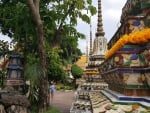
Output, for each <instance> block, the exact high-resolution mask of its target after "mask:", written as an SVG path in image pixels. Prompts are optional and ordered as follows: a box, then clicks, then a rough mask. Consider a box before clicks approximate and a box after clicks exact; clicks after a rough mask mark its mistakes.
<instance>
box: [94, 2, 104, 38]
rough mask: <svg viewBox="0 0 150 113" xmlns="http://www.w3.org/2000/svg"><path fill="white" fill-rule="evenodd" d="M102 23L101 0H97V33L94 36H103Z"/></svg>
mask: <svg viewBox="0 0 150 113" xmlns="http://www.w3.org/2000/svg"><path fill="white" fill-rule="evenodd" d="M104 34H105V33H104V31H103V23H102V11H101V0H98V22H97V33H96V36H104Z"/></svg>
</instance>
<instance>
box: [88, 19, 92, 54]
mask: <svg viewBox="0 0 150 113" xmlns="http://www.w3.org/2000/svg"><path fill="white" fill-rule="evenodd" d="M89 54H90V55H91V54H92V25H91V17H90V53H89Z"/></svg>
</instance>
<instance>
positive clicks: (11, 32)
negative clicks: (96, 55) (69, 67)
mask: <svg viewBox="0 0 150 113" xmlns="http://www.w3.org/2000/svg"><path fill="white" fill-rule="evenodd" d="M27 3H28V4H27ZM28 6H29V7H28ZM0 10H1V11H0V29H1V31H2V33H3V34H5V35H8V36H9V37H11V38H12V40H13V41H15V42H17V46H19V48H20V51H21V52H22V53H23V54H24V56H25V59H24V64H25V65H26V64H30V63H28V62H30V61H29V60H32V58H31V59H28V56H30V55H31V57H33V58H34V57H36V58H37V63H40V66H41V70H42V72H41V73H40V74H41V77H40V79H41V80H39V81H40V82H42V83H40V85H39V86H40V87H39V89H40V93H39V94H41V95H42V96H41V95H40V98H39V99H40V107H39V108H40V110H39V112H41V113H42V112H43V111H44V110H45V109H46V107H47V105H48V96H47V95H48V92H47V91H46V90H48V89H47V88H48V87H45V85H46V86H47V84H48V83H47V74H46V73H47V67H46V60H47V59H50V60H51V56H50V55H49V51H53V49H55V48H60V50H62V52H63V54H62V53H59V55H60V56H61V58H63V59H68V58H70V59H72V57H74V58H77V56H78V53H79V52H78V49H77V46H78V43H77V42H78V39H79V38H84V35H83V34H81V33H80V32H78V31H77V29H76V28H75V27H76V25H77V18H80V19H82V20H83V21H85V22H87V23H89V21H90V19H89V17H88V15H87V13H84V12H83V10H84V11H87V12H90V13H91V14H92V15H93V14H95V13H96V8H95V7H93V6H92V0H41V1H40V0H27V2H26V0H1V2H0ZM30 12H31V13H30ZM70 42H71V43H70ZM37 47H38V48H37ZM47 48H48V49H47ZM45 49H46V51H45ZM66 56H67V57H66ZM50 60H49V61H50ZM71 61H72V60H71ZM37 63H35V64H37ZM47 64H48V62H47ZM32 65H33V64H30V66H32ZM33 66H34V65H33ZM37 72H38V71H35V73H37ZM43 79H44V80H45V82H43V81H44V80H43ZM45 88H46V89H45ZM42 90H43V91H42ZM41 97H42V98H41ZM45 103H46V104H45ZM42 108H43V110H42Z"/></svg>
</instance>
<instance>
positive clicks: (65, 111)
mask: <svg viewBox="0 0 150 113" xmlns="http://www.w3.org/2000/svg"><path fill="white" fill-rule="evenodd" d="M72 102H74V91H57V92H55V95H54V99H53V101H52V102H51V104H52V106H54V107H55V108H58V109H59V110H60V111H61V113H70V108H71V104H72Z"/></svg>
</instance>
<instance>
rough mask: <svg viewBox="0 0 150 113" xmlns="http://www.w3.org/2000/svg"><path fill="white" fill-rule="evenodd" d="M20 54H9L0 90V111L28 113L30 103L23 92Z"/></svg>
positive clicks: (5, 112)
mask: <svg viewBox="0 0 150 113" xmlns="http://www.w3.org/2000/svg"><path fill="white" fill-rule="evenodd" d="M21 59H22V58H21V55H20V54H16V53H14V54H12V55H10V57H9V59H8V61H9V64H8V67H7V75H6V80H5V83H4V89H2V90H0V111H1V113H28V112H29V111H28V107H29V106H30V103H29V101H28V98H27V97H26V96H25V94H24V91H23V90H24V89H23V88H24V85H25V83H24V77H23V74H22V71H23V67H22V60H21Z"/></svg>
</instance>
